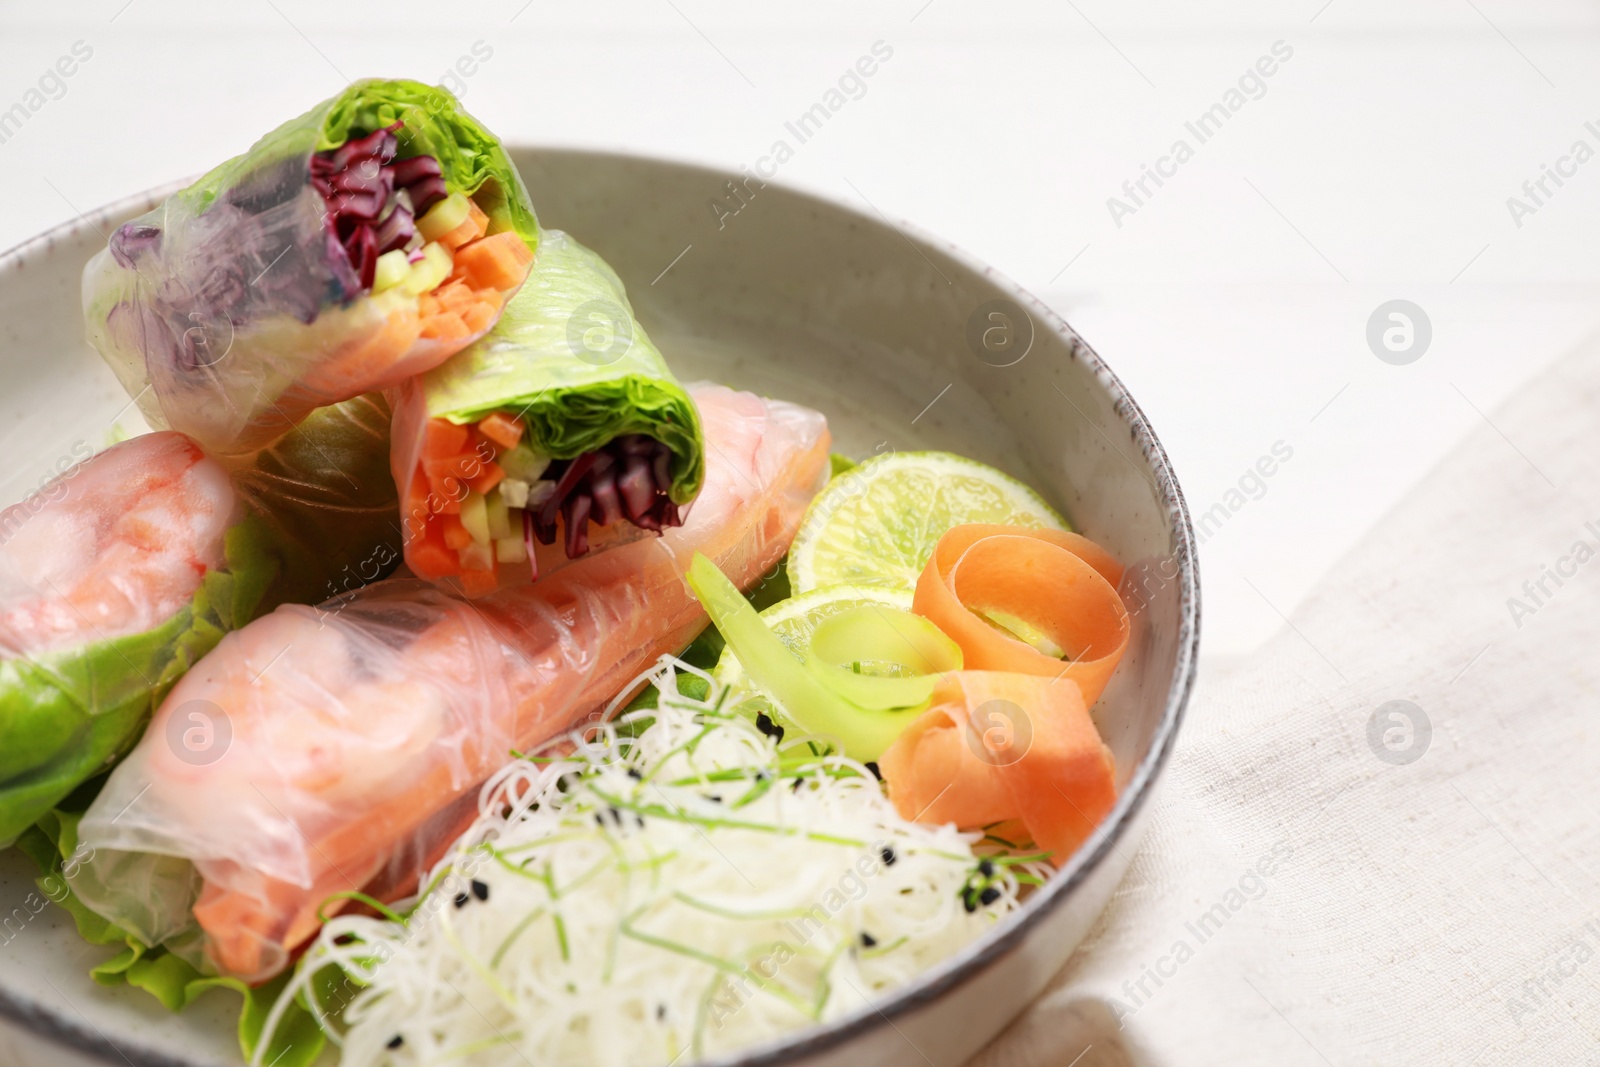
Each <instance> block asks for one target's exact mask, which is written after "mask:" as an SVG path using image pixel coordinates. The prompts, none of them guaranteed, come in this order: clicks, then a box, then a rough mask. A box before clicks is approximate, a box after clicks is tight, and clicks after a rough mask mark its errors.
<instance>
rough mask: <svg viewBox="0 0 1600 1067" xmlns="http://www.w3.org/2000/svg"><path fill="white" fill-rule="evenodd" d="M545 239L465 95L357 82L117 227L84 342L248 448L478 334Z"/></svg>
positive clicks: (217, 436)
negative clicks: (464, 104)
mask: <svg viewBox="0 0 1600 1067" xmlns="http://www.w3.org/2000/svg"><path fill="white" fill-rule="evenodd" d="M537 242H538V223H537V222H536V221H535V218H534V213H533V208H532V205H531V204H530V203H529V202H528V194H527V190H526V189H524V188H523V185H522V180H521V178H519V177H518V175H517V172H516V169H515V168H514V167H513V166H512V164H511V161H510V159H509V158H507V156H506V153H505V151H504V149H502V148H501V146H500V143H499V141H497V140H496V139H495V137H494V135H493V134H491V133H489V131H488V130H486V129H484V127H483V126H482V125H480V124H479V123H478V122H477V121H476V120H475V119H473V118H472V117H471V116H470V115H468V114H467V113H466V112H465V111H463V110H461V109H460V107H459V105H458V104H457V102H456V100H455V98H454V97H453V96H451V95H450V94H449V93H448V92H446V91H445V90H443V89H439V88H432V87H429V86H425V85H421V84H419V83H417V82H410V81H360V82H356V83H355V84H353V85H352V86H350V88H348V89H346V90H345V91H344V92H342V93H340V94H339V95H338V96H335V97H333V98H332V99H330V100H325V101H323V102H322V103H321V104H318V105H317V106H316V107H314V108H312V109H311V110H310V111H308V112H306V114H304V115H302V116H300V117H299V118H297V119H292V120H291V121H289V122H287V123H285V124H284V125H282V126H280V127H278V128H277V129H276V130H273V131H272V132H271V133H269V134H267V135H266V136H265V137H263V138H262V139H261V140H259V141H257V142H256V144H255V145H254V146H253V147H251V148H250V150H249V151H247V152H245V153H244V154H243V155H241V156H236V157H235V158H233V159H230V160H228V161H227V162H226V163H223V164H222V165H221V166H219V167H217V168H216V169H215V170H213V171H211V172H210V173H209V174H206V175H205V176H204V177H202V178H201V179H200V180H199V181H197V182H195V183H194V184H193V185H191V186H189V187H188V188H186V189H183V190H181V191H179V192H176V193H174V194H172V195H171V196H169V197H168V198H167V199H166V200H165V201H163V202H162V203H161V204H160V205H158V206H157V207H156V208H155V209H153V210H152V211H150V212H148V213H147V214H145V215H142V216H140V217H139V218H137V219H134V220H133V221H132V222H129V223H127V224H126V225H124V226H122V227H120V228H118V229H117V230H116V231H115V232H114V233H113V234H112V235H111V239H110V242H109V245H108V247H107V248H106V249H105V250H103V251H102V252H100V253H99V254H98V255H96V256H95V257H94V258H93V259H92V260H90V262H89V265H88V266H87V267H86V268H85V270H84V276H83V306H84V314H85V318H86V320H87V329H88V336H89V341H90V343H91V344H93V345H94V347H95V348H96V349H98V350H99V352H100V354H101V355H102V356H104V357H105V359H106V361H107V362H108V363H110V364H111V366H112V368H113V369H114V370H115V371H116V372H117V376H118V377H119V378H120V379H121V381H122V384H123V386H124V387H125V388H126V389H127V391H128V395H129V396H132V397H136V398H137V399H138V402H139V407H140V410H141V411H143V412H144V415H145V418H146V420H147V421H149V423H150V424H151V425H152V426H158V427H166V428H170V429H174V430H180V431H182V432H183V433H186V434H188V435H189V436H190V437H192V438H193V439H194V440H195V441H197V442H199V444H200V445H201V446H202V447H203V448H204V449H205V450H206V451H207V452H209V453H211V454H213V455H225V454H235V453H241V452H250V451H253V450H255V449H257V448H260V447H263V446H265V445H266V444H269V443H270V442H271V441H273V440H275V439H276V438H277V437H278V436H280V435H281V434H282V433H283V432H284V431H285V430H286V429H287V428H288V427H290V426H293V425H294V424H295V423H297V422H299V421H300V420H301V419H302V418H304V417H305V416H306V415H307V414H308V413H309V412H311V411H312V410H314V409H316V408H318V407H321V406H323V405H327V404H333V403H338V402H340V401H344V400H348V399H350V398H352V397H355V396H358V395H360V394H362V393H366V392H369V391H373V390H379V389H385V388H388V387H390V386H393V385H395V384H396V383H398V382H399V381H401V380H402V379H404V378H407V377H410V376H412V375H414V374H419V373H421V372H422V371H425V370H428V369H430V368H432V367H436V366H438V365H439V364H440V363H442V362H444V360H446V359H448V358H449V357H450V356H451V355H453V354H454V353H456V352H458V351H460V350H461V349H462V348H464V347H465V346H466V345H468V344H470V343H471V342H472V341H474V340H476V339H477V338H479V337H481V336H483V334H484V333H486V332H487V331H488V329H489V328H490V327H491V326H492V325H493V324H494V322H495V320H496V319H497V318H498V317H499V314H500V311H501V309H502V308H503V307H504V305H505V301H506V299H507V298H508V297H509V296H510V295H511V294H512V293H514V292H515V291H516V290H517V288H518V286H520V285H521V284H522V281H523V279H524V278H525V277H526V276H527V271H528V265H529V263H530V262H531V261H532V258H533V250H534V248H535V246H536V245H537Z"/></svg>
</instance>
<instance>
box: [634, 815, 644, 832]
mask: <svg viewBox="0 0 1600 1067" xmlns="http://www.w3.org/2000/svg"><path fill="white" fill-rule="evenodd" d="M633 821H634V822H636V823H638V824H639V829H641V830H643V829H644V816H643V815H640V814H639V813H638V812H634V813H633Z"/></svg>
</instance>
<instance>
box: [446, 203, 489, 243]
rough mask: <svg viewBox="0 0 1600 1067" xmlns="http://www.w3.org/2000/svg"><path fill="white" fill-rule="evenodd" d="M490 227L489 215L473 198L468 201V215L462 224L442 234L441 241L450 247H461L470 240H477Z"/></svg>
mask: <svg viewBox="0 0 1600 1067" xmlns="http://www.w3.org/2000/svg"><path fill="white" fill-rule="evenodd" d="M488 229H489V216H488V215H485V214H484V213H483V209H482V208H480V207H479V206H478V205H477V204H474V203H473V202H472V201H471V200H468V201H467V217H466V218H465V219H463V220H461V225H459V226H457V227H456V228H455V229H453V230H450V231H449V232H447V233H444V234H441V235H440V237H439V243H440V244H442V245H446V246H448V247H449V248H460V247H461V246H462V245H464V244H467V243H468V242H470V241H476V240H477V239H478V238H480V237H482V236H483V235H484V234H485V233H486V232H487V231H488Z"/></svg>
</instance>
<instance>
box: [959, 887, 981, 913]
mask: <svg viewBox="0 0 1600 1067" xmlns="http://www.w3.org/2000/svg"><path fill="white" fill-rule="evenodd" d="M961 903H962V906H963V907H965V908H966V909H967V912H968V914H971V913H972V912H975V911H977V910H978V901H977V899H976V898H975V897H973V895H972V893H971V891H970V890H963V891H962V893H961Z"/></svg>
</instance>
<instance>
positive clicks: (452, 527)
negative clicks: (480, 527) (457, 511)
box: [440, 515, 472, 551]
mask: <svg viewBox="0 0 1600 1067" xmlns="http://www.w3.org/2000/svg"><path fill="white" fill-rule="evenodd" d="M441 519H442V521H441V523H440V527H441V529H443V530H444V543H445V546H446V547H447V548H453V549H455V550H457V551H460V550H461V549H463V548H466V547H467V546H468V545H470V544H472V534H471V533H469V532H468V530H467V528H466V527H465V526H463V525H461V519H460V517H459V516H456V515H445V516H442V517H441Z"/></svg>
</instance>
